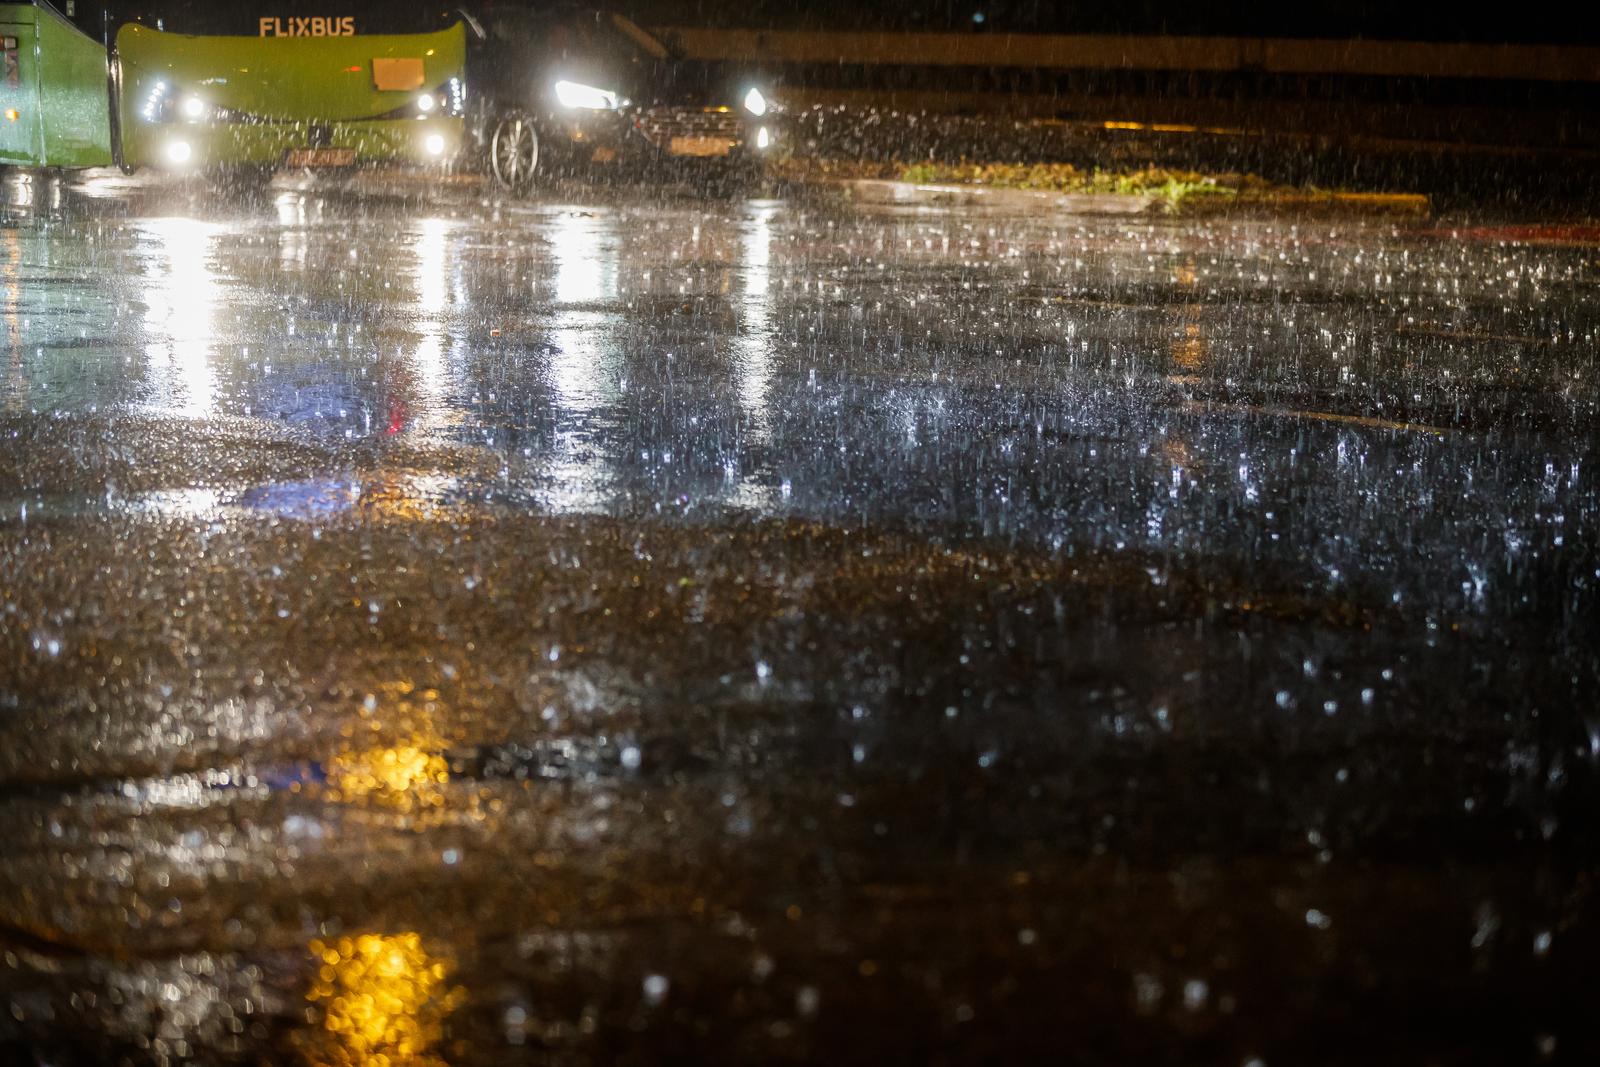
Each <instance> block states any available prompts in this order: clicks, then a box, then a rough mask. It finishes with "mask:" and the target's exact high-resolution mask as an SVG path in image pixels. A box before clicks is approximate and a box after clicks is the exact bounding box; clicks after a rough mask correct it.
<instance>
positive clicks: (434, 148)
mask: <svg viewBox="0 0 1600 1067" xmlns="http://www.w3.org/2000/svg"><path fill="white" fill-rule="evenodd" d="M422 147H423V148H425V149H427V152H428V155H430V156H442V155H444V137H442V136H441V135H439V134H437V133H430V134H428V139H427V140H425V141H423V142H422Z"/></svg>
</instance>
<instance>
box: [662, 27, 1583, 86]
mask: <svg viewBox="0 0 1600 1067" xmlns="http://www.w3.org/2000/svg"><path fill="white" fill-rule="evenodd" d="M652 32H654V33H656V34H658V35H660V36H662V37H664V38H666V39H668V40H670V41H671V42H673V43H674V44H675V45H676V46H677V47H678V48H679V49H680V50H681V51H682V52H683V53H684V55H685V56H686V57H687V58H689V59H696V60H705V61H710V62H738V63H756V64H810V65H815V64H855V65H864V66H885V65H899V66H920V67H1015V68H1028V69H1038V70H1149V71H1211V72H1231V71H1237V72H1250V73H1267V74H1283V75H1315V74H1342V75H1354V76H1364V77H1395V78H1457V79H1466V80H1473V79H1480V80H1481V79H1489V80H1522V81H1536V82H1591V83H1592V82H1600V48H1591V47H1567V46H1562V45H1489V44H1432V43H1424V42H1415V41H1317V40H1273V39H1266V38H1252V37H1116V36H1087V35H1053V34H960V33H821V32H818V33H812V32H799V31H788V30H783V31H779V30H772V31H766V30H718V29H700V28H694V27H685V26H663V27H657V28H655V29H653V31H652Z"/></svg>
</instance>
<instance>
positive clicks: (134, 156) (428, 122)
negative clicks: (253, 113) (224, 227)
mask: <svg viewBox="0 0 1600 1067" xmlns="http://www.w3.org/2000/svg"><path fill="white" fill-rule="evenodd" d="M462 140H463V124H462V121H461V120H460V119H456V118H440V119H422V120H419V119H370V120H364V121H363V120H355V121H349V122H331V123H326V124H313V123H300V122H294V123H290V122H283V123H259V124H258V123H248V124H246V123H237V124H230V123H215V124H211V123H167V124H163V125H160V126H143V127H140V128H139V129H138V130H137V132H136V134H135V136H134V137H132V138H130V139H129V140H128V141H127V142H125V144H124V153H123V156H124V162H125V163H126V164H127V165H128V166H130V167H154V168H156V169H159V170H164V171H171V172H176V173H182V172H191V171H198V170H207V169H213V168H218V167H238V166H244V167H277V166H312V167H336V166H349V165H353V164H357V163H377V162H391V163H412V164H423V165H426V164H444V163H449V162H451V161H452V160H454V159H455V157H456V155H457V154H458V153H459V152H460V151H461V144H462Z"/></svg>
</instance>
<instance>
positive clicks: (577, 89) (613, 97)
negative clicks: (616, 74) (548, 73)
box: [556, 81, 618, 111]
mask: <svg viewBox="0 0 1600 1067" xmlns="http://www.w3.org/2000/svg"><path fill="white" fill-rule="evenodd" d="M556 99H557V100H559V101H561V106H562V107H571V108H582V109H583V110H586V111H615V110H617V107H618V99H617V94H616V93H613V92H611V91H610V90H609V89H596V88H595V87H594V86H592V85H581V84H579V83H578V82H568V81H559V82H556Z"/></svg>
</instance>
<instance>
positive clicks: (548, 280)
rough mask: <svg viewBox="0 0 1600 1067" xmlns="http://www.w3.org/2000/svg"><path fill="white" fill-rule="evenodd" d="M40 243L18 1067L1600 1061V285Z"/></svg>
mask: <svg viewBox="0 0 1600 1067" xmlns="http://www.w3.org/2000/svg"><path fill="white" fill-rule="evenodd" d="M8 196H9V198H10V201H11V203H12V205H13V206H12V207H10V208H8V209H7V212H6V214H5V216H4V223H3V225H0V330H3V331H4V337H5V340H6V344H5V346H4V351H5V366H4V378H3V391H0V409H3V410H0V441H3V448H0V611H3V613H4V614H3V622H0V646H3V648H0V856H3V862H0V949H3V956H0V1006H3V1008H4V1010H3V1011H0V1060H3V1061H4V1062H6V1063H12V1062H19V1063H35V1062H36V1063H49V1064H57V1065H63V1064H101V1063H115V1062H133V1063H174V1062H186V1061H198V1062H243V1063H273V1064H279V1063H307V1064H438V1063H449V1064H474V1065H475V1064H485V1065H487V1064H504V1063H518V1062H530V1063H544V1062H559V1063H613V1062H640V1063H643V1062H662V1061H677V1062H717V1063H748V1062H758V1061H798V1060H815V1061H818V1062H825V1063H850V1062H863V1063H867V1062H870V1063H886V1062H889V1063H893V1062H920V1061H936V1062H988V1063H993V1062H1026V1061H1031V1060H1035V1059H1043V1058H1046V1057H1049V1058H1051V1059H1065V1060H1075V1061H1080V1062H1108V1063H1110V1062H1115V1063H1128V1062H1151V1061H1161V1062H1183V1063H1218V1064H1233V1065H1243V1064H1270V1065H1277V1064H1316V1063H1350V1062H1368V1063H1440V1064H1464V1063H1493V1064H1506V1063H1520V1062H1530V1061H1539V1060H1550V1061H1558V1062H1574V1063H1577V1062H1593V1061H1594V1057H1596V1056H1597V1055H1600V1036H1597V1032H1596V1029H1595V1027H1594V1017H1593V1009H1594V1007H1595V1004H1596V995H1597V991H1600V963H1597V960H1600V901H1597V900H1596V893H1597V888H1600V881H1597V878H1600V852H1597V845H1600V806H1597V805H1600V787H1597V773H1600V763H1597V760H1600V659H1597V653H1596V648H1597V646H1600V610H1597V608H1600V481H1597V476H1596V467H1597V462H1600V455H1597V454H1596V453H1597V449H1600V433H1597V428H1600V413H1597V403H1600V392H1597V386H1600V368H1597V363H1596V351H1597V344H1600V248H1597V242H1596V237H1597V236H1600V235H1596V234H1595V233H1594V232H1593V231H1591V230H1581V229H1577V230H1574V229H1570V228H1569V229H1547V228H1541V227H1537V226H1527V225H1521V226H1518V227H1515V228H1511V227H1506V226H1500V225H1496V224H1495V223H1494V222H1493V221H1485V220H1463V221H1462V222H1460V223H1456V222H1452V221H1449V220H1446V221H1443V222H1430V223H1406V224H1404V225H1401V226H1396V225H1395V224H1393V223H1389V222H1370V223H1369V222H1363V221H1360V220H1351V219H1344V220H1337V221H1330V220H1315V219H1301V220H1298V221H1297V220H1290V219H1237V220H1220V221H1219V220H1211V221H1204V222H1201V221H1183V220H1178V219H1128V218H1121V219H1099V220H1097V219H1087V218H1085V219H1072V218H1065V217H1035V218H1028V217H1020V216H1015V215H1010V216H1008V215H985V214H976V213H973V212H971V211H964V212H947V211H940V210H908V209H891V208H878V209H851V208H849V207H845V206H828V205H825V204H809V205H808V204H798V203H786V202H778V201H763V200H750V201H747V200H734V201H731V202H730V201H720V202H704V201H695V200H687V199H685V200H656V199H653V198H652V197H651V196H650V195H649V194H648V193H646V192H644V191H639V190H635V191H632V192H623V193H608V194H577V198H575V199H574V201H573V202H558V201H556V200H552V201H547V202H542V203H533V204H520V205H519V204H511V203H500V202H494V201H486V200H482V199H480V198H479V196H478V194H477V193H476V192H473V191H471V190H465V191H456V192H452V193H449V194H443V193H441V194H437V195H430V196H426V197H418V196H411V197H389V196H382V195H377V194H371V195H367V194H361V193H357V192H351V191H348V190H340V189H337V188H318V187H314V188H311V189H291V188H281V187H280V188H274V189H272V190H271V191H269V192H268V193H267V194H266V195H265V196H263V197H262V198H261V199H259V200H257V201H255V202H253V203H250V204H239V203H236V202H230V201H227V200H222V199H218V198H215V197H209V196H207V195H205V194H203V193H198V192H193V191H186V190H182V189H168V190H160V189H146V188H133V189H117V188H115V187H109V188H100V187H96V186H94V185H90V186H87V187H84V188H69V189H65V190H61V189H52V188H50V187H45V186H42V185H41V186H38V187H21V186H17V185H16V184H15V183H14V182H13V184H12V185H11V186H9V187H8ZM24 200H27V201H30V203H27V204H23V203H21V201H24Z"/></svg>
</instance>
